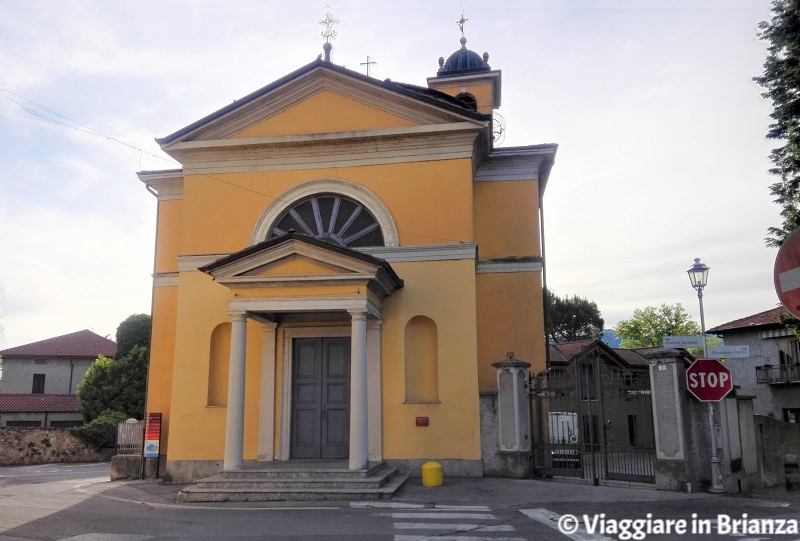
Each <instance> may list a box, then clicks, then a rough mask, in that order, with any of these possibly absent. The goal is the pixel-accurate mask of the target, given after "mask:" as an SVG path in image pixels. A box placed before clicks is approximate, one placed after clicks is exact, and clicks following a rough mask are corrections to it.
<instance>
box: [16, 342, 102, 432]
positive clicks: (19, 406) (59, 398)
mask: <svg viewBox="0 0 800 541" xmlns="http://www.w3.org/2000/svg"><path fill="white" fill-rule="evenodd" d="M116 349H117V345H116V343H115V342H114V341H113V340H109V339H108V338H105V337H103V336H100V335H98V334H96V333H94V332H92V331H90V330H88V329H85V330H82V331H77V332H73V333H70V334H65V335H63V336H56V337H54V338H48V339H46V340H40V341H38V342H33V343H30V344H24V345H21V346H16V347H12V348H8V349H4V350H2V351H0V355H2V357H3V379H2V380H0V426H39V427H48V426H52V427H65V426H74V425H76V424H81V423H82V418H81V414H80V413H79V412H78V398H77V396H76V392H77V389H78V385H80V383H81V382H82V381H83V377H84V375H85V374H86V371H87V370H88V369H89V367H90V366H91V365H92V363H93V362H94V360H95V359H96V358H97V356H98V355H104V356H107V357H113V355H114V353H115V351H116Z"/></svg>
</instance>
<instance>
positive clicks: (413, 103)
mask: <svg viewBox="0 0 800 541" xmlns="http://www.w3.org/2000/svg"><path fill="white" fill-rule="evenodd" d="M487 120H488V117H486V116H485V115H480V114H478V113H475V112H474V111H471V110H469V109H467V108H464V107H463V106H461V105H459V102H458V101H457V100H454V99H452V98H450V97H449V96H445V95H443V94H441V93H438V92H436V91H430V90H428V89H424V88H417V87H412V86H410V85H401V84H397V83H392V82H390V81H379V80H377V79H373V78H371V77H366V76H364V75H362V74H359V73H356V72H353V71H350V70H348V69H345V68H342V67H340V66H336V65H334V64H331V63H328V62H323V61H317V62H313V63H311V64H309V65H307V66H304V67H303V68H300V69H299V70H297V71H295V72H294V73H292V74H289V75H287V76H286V77H284V78H282V79H279V80H278V81H275V82H274V83H272V84H270V85H267V86H266V87H264V88H262V89H260V90H257V91H256V92H253V93H252V94H250V95H248V96H245V97H244V98H242V99H240V100H237V101H236V102H234V103H233V104H231V105H229V106H227V107H225V108H223V109H220V110H219V111H217V112H215V113H212V114H211V115H208V116H207V117H205V118H203V119H201V120H198V121H197V122H195V123H194V124H191V125H189V126H187V127H185V128H183V129H182V130H179V131H177V132H175V133H173V134H172V135H169V136H167V137H164V138H162V139H158V142H159V143H160V144H161V145H162V147H163V148H164V149H165V150H168V149H169V148H170V147H172V146H174V145H176V144H180V143H185V142H199V141H219V140H225V139H253V138H268V137H285V136H296V135H309V134H322V133H339V132H361V131H367V132H368V131H371V130H387V129H402V128H413V127H416V126H429V125H437V124H454V123H464V122H467V123H473V124H474V125H475V126H476V128H480V127H485V126H486V122H487Z"/></svg>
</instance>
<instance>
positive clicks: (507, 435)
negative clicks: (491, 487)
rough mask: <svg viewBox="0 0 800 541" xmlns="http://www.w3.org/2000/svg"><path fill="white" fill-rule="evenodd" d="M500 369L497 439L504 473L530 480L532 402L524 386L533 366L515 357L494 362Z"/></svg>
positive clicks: (498, 378)
mask: <svg viewBox="0 0 800 541" xmlns="http://www.w3.org/2000/svg"><path fill="white" fill-rule="evenodd" d="M492 366H493V367H495V368H496V369H497V438H498V443H499V449H498V451H499V453H500V456H501V461H502V462H503V472H502V474H503V475H505V476H508V477H518V478H522V477H528V476H530V473H531V419H530V399H529V397H528V391H527V389H526V386H525V383H526V381H527V379H528V368H530V366H531V364H530V363H526V362H523V361H520V360H519V359H515V358H514V354H513V353H510V354H509V356H508V358H507V359H504V360H502V361H500V362H497V363H493V364H492Z"/></svg>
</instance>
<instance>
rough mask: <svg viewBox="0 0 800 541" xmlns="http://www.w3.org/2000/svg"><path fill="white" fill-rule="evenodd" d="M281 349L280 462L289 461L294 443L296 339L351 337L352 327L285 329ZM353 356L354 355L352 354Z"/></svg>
mask: <svg viewBox="0 0 800 541" xmlns="http://www.w3.org/2000/svg"><path fill="white" fill-rule="evenodd" d="M282 330H283V347H282V348H281V350H282V351H281V430H280V438H281V443H280V449H279V451H280V453H279V456H278V460H289V458H290V455H291V443H292V440H291V438H292V359H293V356H294V339H295V338H330V337H350V334H351V333H350V325H347V326H335V327H286V328H283V329H282ZM351 354H352V353H351Z"/></svg>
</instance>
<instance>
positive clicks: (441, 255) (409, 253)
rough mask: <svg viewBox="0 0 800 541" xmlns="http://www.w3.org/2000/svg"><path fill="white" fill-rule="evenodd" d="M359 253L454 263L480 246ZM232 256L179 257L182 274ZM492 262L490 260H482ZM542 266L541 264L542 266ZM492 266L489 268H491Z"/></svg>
mask: <svg viewBox="0 0 800 541" xmlns="http://www.w3.org/2000/svg"><path fill="white" fill-rule="evenodd" d="M354 250H356V251H357V252H361V253H364V254H368V255H371V256H373V257H378V258H380V259H383V260H384V261H386V262H387V263H414V262H426V261H453V260H460V259H477V255H478V245H477V244H475V243H474V242H463V243H460V244H434V245H430V246H371V247H367V248H354ZM228 255H230V254H201V255H182V256H178V270H179V271H180V272H189V271H195V270H197V269H198V267H202V266H204V265H208V264H209V263H213V262H214V261H217V260H218V259H222V258H223V257H227V256H228ZM482 261H484V262H485V261H490V260H482ZM540 266H541V264H540ZM490 267H491V265H490V266H489V267H487V268H490Z"/></svg>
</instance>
